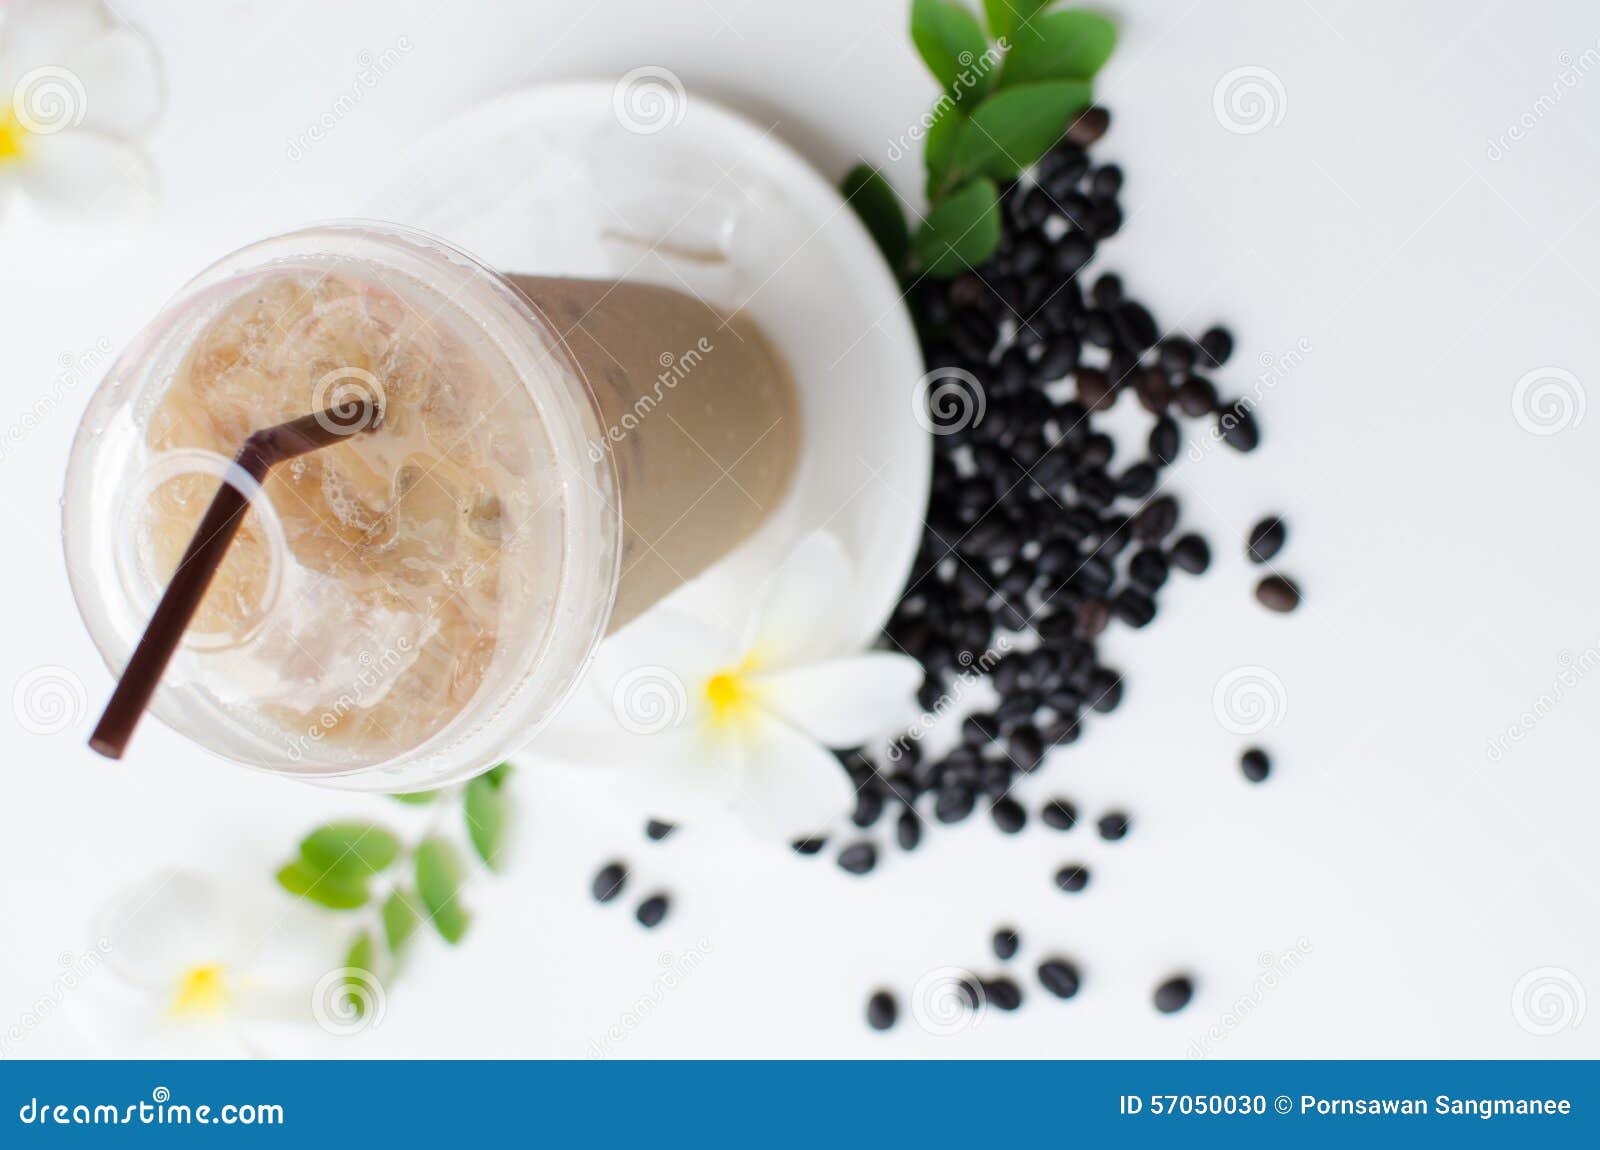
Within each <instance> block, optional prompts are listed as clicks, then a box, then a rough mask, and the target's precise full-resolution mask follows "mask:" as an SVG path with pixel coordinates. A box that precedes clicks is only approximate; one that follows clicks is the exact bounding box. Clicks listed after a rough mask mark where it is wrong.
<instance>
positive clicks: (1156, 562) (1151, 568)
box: [1128, 547, 1167, 592]
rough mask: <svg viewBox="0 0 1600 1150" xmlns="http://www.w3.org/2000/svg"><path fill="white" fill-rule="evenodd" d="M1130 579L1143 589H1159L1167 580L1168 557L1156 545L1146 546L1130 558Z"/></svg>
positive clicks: (1147, 590)
mask: <svg viewBox="0 0 1600 1150" xmlns="http://www.w3.org/2000/svg"><path fill="white" fill-rule="evenodd" d="M1128 581H1129V582H1131V583H1132V584H1133V585H1134V586H1135V587H1138V588H1139V589H1140V590H1141V591H1146V592H1149V591H1158V590H1160V589H1161V585H1162V584H1163V583H1165V582H1166V581H1167V558H1166V556H1165V555H1163V554H1161V552H1160V551H1157V550H1156V549H1155V548H1154V547H1145V548H1142V549H1141V550H1139V551H1138V552H1136V553H1135V554H1134V556H1133V558H1132V559H1130V560H1128Z"/></svg>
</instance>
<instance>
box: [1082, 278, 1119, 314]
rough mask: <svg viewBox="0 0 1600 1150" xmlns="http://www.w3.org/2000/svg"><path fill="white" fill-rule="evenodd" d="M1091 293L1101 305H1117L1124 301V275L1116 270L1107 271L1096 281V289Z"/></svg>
mask: <svg viewBox="0 0 1600 1150" xmlns="http://www.w3.org/2000/svg"><path fill="white" fill-rule="evenodd" d="M1090 294H1091V295H1093V296H1094V302H1095V303H1097V304H1099V305H1100V306H1101V307H1103V308H1112V307H1115V306H1116V305H1117V304H1119V303H1121V302H1122V277H1121V276H1119V275H1117V274H1116V273H1115V272H1107V273H1106V274H1105V275H1103V276H1101V277H1100V278H1099V279H1097V280H1095V281H1094V290H1093V291H1092V292H1091V293H1090Z"/></svg>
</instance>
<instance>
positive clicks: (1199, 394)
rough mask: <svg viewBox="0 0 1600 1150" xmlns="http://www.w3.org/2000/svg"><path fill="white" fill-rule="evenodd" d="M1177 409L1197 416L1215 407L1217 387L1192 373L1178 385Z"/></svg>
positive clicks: (1207, 413)
mask: <svg viewBox="0 0 1600 1150" xmlns="http://www.w3.org/2000/svg"><path fill="white" fill-rule="evenodd" d="M1177 398H1178V410H1179V411H1181V412H1183V414H1185V415H1188V416H1192V417H1195V418H1199V417H1200V416H1202V415H1210V414H1211V413H1212V412H1213V411H1215V410H1216V409H1217V389H1216V388H1215V387H1213V386H1212V385H1211V382H1210V381H1209V380H1204V379H1201V378H1200V377H1199V376H1198V375H1192V376H1190V377H1189V378H1188V379H1186V380H1184V381H1183V382H1182V383H1180V384H1179V385H1178V393H1177Z"/></svg>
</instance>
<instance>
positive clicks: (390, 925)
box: [277, 763, 511, 1016]
mask: <svg viewBox="0 0 1600 1150" xmlns="http://www.w3.org/2000/svg"><path fill="white" fill-rule="evenodd" d="M510 773H511V764H510V763H501V764H500V765H499V766H496V767H494V768H493V769H491V770H489V771H487V772H485V773H484V774H482V775H479V776H478V777H477V778H475V779H473V780H471V781H470V782H468V783H467V784H466V785H464V786H461V787H450V788H446V789H443V790H437V791H423V792H420V793H418V794H408V795H392V796H390V797H391V798H393V799H396V800H398V801H400V802H403V803H407V804H411V805H418V806H421V805H427V806H430V807H431V808H433V810H434V812H435V817H434V818H432V819H431V820H429V823H428V827H427V829H426V831H425V832H424V833H423V835H422V836H421V837H420V838H418V839H417V840H416V841H414V842H408V841H407V840H405V839H404V838H402V836H401V835H399V834H397V833H396V832H394V831H392V830H390V829H389V828H388V827H385V826H381V825H379V824H378V823H375V822H365V821H360V820H343V821H339V822H331V823H325V824H324V825H322V826H320V827H317V828H316V829H315V830H313V831H311V832H310V833H309V834H307V835H306V836H305V837H304V838H303V839H301V840H300V846H299V849H298V851H297V852H296V854H295V857H294V858H293V859H291V860H290V861H289V862H287V863H285V864H284V865H283V866H282V867H281V868H279V870H278V873H277V880H278V885H279V886H281V887H282V888H283V889H284V890H286V891H288V892H289V893H290V894H292V895H294V896H296V897H297V898H303V899H306V900H308V901H310V902H313V903H316V904H317V905H318V906H321V907H324V908H326V909H328V910H332V911H340V912H344V913H351V914H356V915H359V916H361V917H363V918H364V919H365V920H366V921H365V922H364V923H363V925H362V926H360V928H359V929H358V930H357V931H356V934H355V937H354V938H353V939H352V940H351V942H350V946H349V948H348V950H347V951H346V953H345V960H344V967H345V969H346V971H347V974H346V983H347V986H348V990H349V993H348V996H347V1002H346V1004H347V1007H348V1009H349V1010H351V1011H353V1012H354V1014H355V1015H356V1016H359V1015H360V1013H361V1011H362V1010H363V1009H364V997H363V996H362V995H361V994H360V993H359V992H360V989H361V986H362V983H363V979H364V977H365V978H368V979H371V978H378V979H383V978H385V977H387V976H388V975H390V974H392V972H393V971H394V970H396V969H398V966H399V963H400V959H401V957H402V956H403V955H404V953H405V951H406V949H407V944H408V943H409V941H410V940H411V937H412V936H413V935H414V934H415V933H416V931H417V929H418V927H420V926H422V925H424V923H427V924H431V926H432V928H433V930H434V931H435V932H436V933H437V934H438V935H439V937H440V938H442V939H444V941H445V942H447V943H450V944H451V945H452V946H453V945H455V944H456V943H458V942H460V941H461V939H462V937H463V936H464V935H465V934H466V933H467V928H468V927H469V926H470V925H471V922H472V919H471V916H470V915H469V914H468V912H467V910H466V908H465V906H463V905H462V901H461V890H462V887H463V886H464V885H465V883H466V881H467V879H468V877H469V876H470V873H471V872H470V870H469V866H468V864H466V863H464V862H463V860H462V857H461V856H462V852H461V851H460V850H459V849H458V848H457V846H456V843H455V842H454V841H452V836H451V835H450V834H449V833H448V824H449V823H451V822H453V821H454V817H453V816H454V815H455V813H456V811H457V809H459V811H460V814H461V823H460V824H459V825H460V827H461V829H462V830H463V831H464V832H465V837H466V841H467V842H468V843H470V844H471V847H472V854H473V855H474V856H475V857H476V858H477V860H478V861H479V863H481V864H482V866H484V867H487V868H488V869H489V870H497V869H498V868H499V866H500V861H501V855H502V849H503V847H504V845H505V838H506V832H507V829H508V825H509V822H510V802H509V798H508V796H507V794H506V791H505V783H506V779H507V778H508V777H509V775H510Z"/></svg>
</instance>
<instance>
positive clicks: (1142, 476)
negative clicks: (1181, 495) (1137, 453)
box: [1117, 463, 1157, 499]
mask: <svg viewBox="0 0 1600 1150" xmlns="http://www.w3.org/2000/svg"><path fill="white" fill-rule="evenodd" d="M1156 478H1157V476H1156V469H1155V468H1154V467H1151V466H1150V465H1149V464H1148V463H1135V464H1133V465H1132V466H1131V467H1129V468H1128V469H1127V470H1126V471H1124V472H1123V473H1122V475H1121V476H1120V477H1119V478H1118V479H1117V491H1118V492H1119V493H1120V494H1122V495H1125V496H1127V497H1128V498H1130V499H1143V498H1144V497H1145V496H1146V495H1149V494H1150V493H1151V492H1152V491H1154V490H1155V489H1156Z"/></svg>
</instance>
